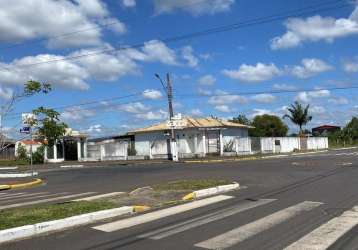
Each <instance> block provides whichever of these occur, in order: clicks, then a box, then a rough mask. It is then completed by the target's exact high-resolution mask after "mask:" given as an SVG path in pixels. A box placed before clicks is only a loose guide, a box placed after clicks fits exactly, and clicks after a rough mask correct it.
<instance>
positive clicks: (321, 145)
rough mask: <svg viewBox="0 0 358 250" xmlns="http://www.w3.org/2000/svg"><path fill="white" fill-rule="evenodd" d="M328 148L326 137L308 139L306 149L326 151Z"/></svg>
mask: <svg viewBox="0 0 358 250" xmlns="http://www.w3.org/2000/svg"><path fill="white" fill-rule="evenodd" d="M326 148H328V137H308V138H307V149H326Z"/></svg>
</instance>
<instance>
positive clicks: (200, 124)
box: [128, 117, 251, 134]
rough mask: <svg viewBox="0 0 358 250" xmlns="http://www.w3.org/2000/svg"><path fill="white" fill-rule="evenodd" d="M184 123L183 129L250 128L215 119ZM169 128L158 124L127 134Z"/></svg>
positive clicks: (193, 119)
mask: <svg viewBox="0 0 358 250" xmlns="http://www.w3.org/2000/svg"><path fill="white" fill-rule="evenodd" d="M182 120H184V123H186V125H185V126H184V127H183V129H186V128H226V127H233V128H251V126H247V125H243V124H240V123H235V122H229V121H225V120H220V119H215V118H211V117H210V118H190V117H187V118H183V119H182ZM169 129H170V128H169V127H168V126H167V122H163V123H160V124H156V125H153V126H149V127H146V128H140V129H136V130H132V131H130V132H128V134H135V133H146V132H152V131H164V130H169Z"/></svg>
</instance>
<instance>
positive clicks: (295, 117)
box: [283, 101, 312, 134]
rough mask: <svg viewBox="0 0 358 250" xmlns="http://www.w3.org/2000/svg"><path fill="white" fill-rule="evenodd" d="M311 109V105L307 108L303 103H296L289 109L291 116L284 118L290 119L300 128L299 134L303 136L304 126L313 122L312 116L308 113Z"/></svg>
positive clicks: (287, 115)
mask: <svg viewBox="0 0 358 250" xmlns="http://www.w3.org/2000/svg"><path fill="white" fill-rule="evenodd" d="M309 108H310V105H309V104H308V105H307V106H306V107H303V106H302V104H301V103H299V102H297V101H296V102H295V103H294V104H291V107H288V108H287V110H288V112H289V113H290V114H286V115H284V116H283V118H284V119H285V118H289V119H290V120H291V122H293V123H294V124H296V125H297V126H298V127H299V129H300V130H299V133H300V134H302V133H303V131H302V126H304V125H306V124H307V123H308V122H310V121H311V120H312V116H310V115H309V112H308V111H309Z"/></svg>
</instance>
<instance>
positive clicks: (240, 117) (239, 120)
mask: <svg viewBox="0 0 358 250" xmlns="http://www.w3.org/2000/svg"><path fill="white" fill-rule="evenodd" d="M229 121H230V122H235V123H240V124H243V125H248V126H250V125H251V121H250V120H249V119H248V118H247V117H246V116H245V115H244V114H240V115H238V116H237V117H233V118H232V120H229Z"/></svg>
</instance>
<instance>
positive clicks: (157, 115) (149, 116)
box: [136, 109, 168, 120]
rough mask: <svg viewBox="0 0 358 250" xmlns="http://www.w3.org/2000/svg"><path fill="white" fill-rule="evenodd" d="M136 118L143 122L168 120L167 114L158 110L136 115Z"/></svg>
mask: <svg viewBox="0 0 358 250" xmlns="http://www.w3.org/2000/svg"><path fill="white" fill-rule="evenodd" d="M136 117H137V118H139V119H143V120H164V119H167V118H168V112H166V111H164V110H162V109H160V110H159V111H149V112H146V113H141V114H136Z"/></svg>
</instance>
